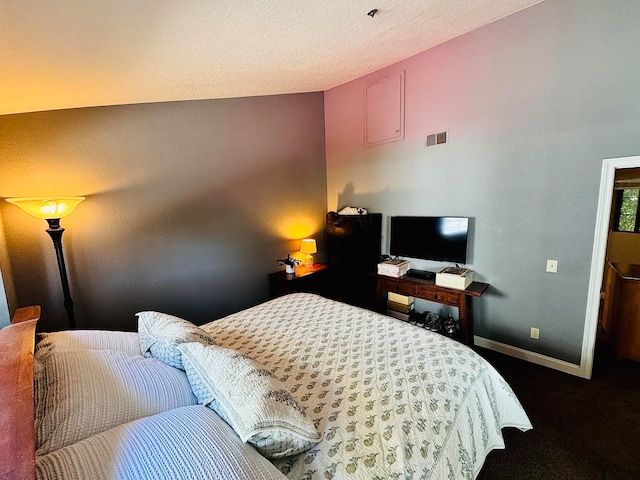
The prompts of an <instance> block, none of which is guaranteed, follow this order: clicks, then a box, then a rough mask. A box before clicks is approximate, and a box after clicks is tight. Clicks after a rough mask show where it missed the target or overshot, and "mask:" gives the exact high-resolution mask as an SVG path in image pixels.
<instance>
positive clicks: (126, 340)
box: [35, 330, 142, 361]
mask: <svg viewBox="0 0 640 480" xmlns="http://www.w3.org/2000/svg"><path fill="white" fill-rule="evenodd" d="M71 350H117V351H119V352H124V353H127V354H129V355H142V352H141V351H140V340H139V339H138V334H137V333H136V332H118V331H110V330H65V331H61V332H54V333H41V334H39V335H38V344H37V345H36V351H35V355H36V357H38V359H39V360H41V361H45V360H46V359H47V357H48V356H49V355H50V354H52V353H58V352H67V351H71Z"/></svg>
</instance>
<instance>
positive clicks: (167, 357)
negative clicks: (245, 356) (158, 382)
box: [136, 312, 215, 370]
mask: <svg viewBox="0 0 640 480" xmlns="http://www.w3.org/2000/svg"><path fill="white" fill-rule="evenodd" d="M136 315H137V316H138V334H139V336H140V349H141V350H142V354H143V355H144V356H145V357H153V358H156V359H158V360H160V361H161V362H162V363H166V364H167V365H169V366H171V367H175V368H179V369H181V370H184V368H183V367H182V354H181V353H180V350H178V349H177V346H178V345H180V344H181V343H188V342H198V343H202V344H203V345H215V342H214V341H213V338H212V337H211V335H209V334H208V333H207V332H205V331H204V330H202V329H201V328H199V327H197V326H195V325H194V324H193V323H191V322H188V321H187V320H183V319H182V318H179V317H174V316H173V315H168V314H166V313H160V312H139V313H137V314H136Z"/></svg>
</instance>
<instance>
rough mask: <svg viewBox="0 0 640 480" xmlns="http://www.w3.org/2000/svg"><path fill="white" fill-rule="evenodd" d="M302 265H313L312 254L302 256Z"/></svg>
mask: <svg viewBox="0 0 640 480" xmlns="http://www.w3.org/2000/svg"><path fill="white" fill-rule="evenodd" d="M304 266H305V267H313V255H311V254H310V253H307V256H306V257H304Z"/></svg>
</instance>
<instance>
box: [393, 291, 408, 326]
mask: <svg viewBox="0 0 640 480" xmlns="http://www.w3.org/2000/svg"><path fill="white" fill-rule="evenodd" d="M387 295H388V296H387V315H389V316H390V317H395V318H398V319H400V320H404V321H405V322H408V321H409V314H410V313H411V312H412V311H413V301H414V298H413V297H407V296H406V295H399V294H397V293H393V292H389V293H388V294H387Z"/></svg>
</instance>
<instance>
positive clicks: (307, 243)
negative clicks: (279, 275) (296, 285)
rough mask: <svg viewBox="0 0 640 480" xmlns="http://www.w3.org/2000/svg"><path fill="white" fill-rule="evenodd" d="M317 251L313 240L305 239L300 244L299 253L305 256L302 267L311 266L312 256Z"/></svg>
mask: <svg viewBox="0 0 640 480" xmlns="http://www.w3.org/2000/svg"><path fill="white" fill-rule="evenodd" d="M317 251H318V249H317V247H316V241H315V240H314V239H313V238H305V239H303V240H302V241H301V242H300V253H304V254H306V256H305V258H304V265H305V266H307V267H311V266H313V255H312V253H316V252H317Z"/></svg>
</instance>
